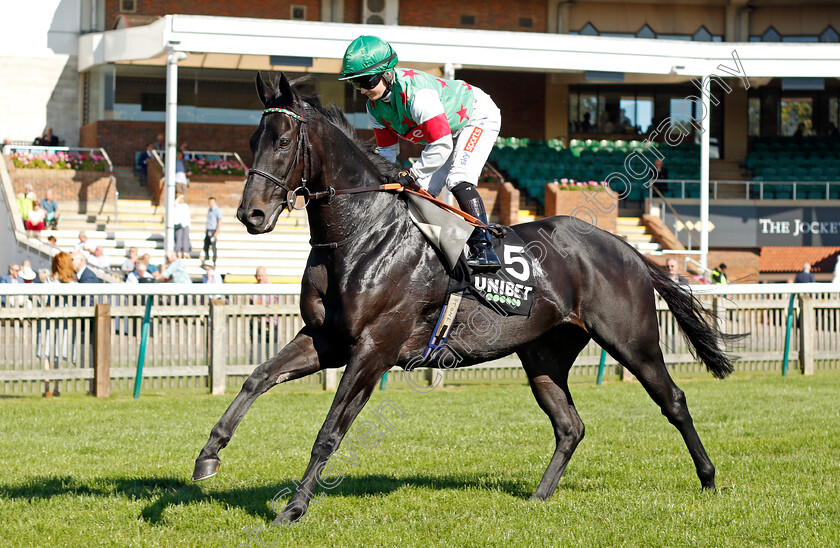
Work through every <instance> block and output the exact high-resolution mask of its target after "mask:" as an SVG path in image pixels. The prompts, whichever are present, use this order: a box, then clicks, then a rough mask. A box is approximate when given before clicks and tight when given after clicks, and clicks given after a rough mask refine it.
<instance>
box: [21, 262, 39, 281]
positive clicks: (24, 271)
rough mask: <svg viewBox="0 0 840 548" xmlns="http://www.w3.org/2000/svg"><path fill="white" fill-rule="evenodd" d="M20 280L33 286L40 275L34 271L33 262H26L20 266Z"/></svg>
mask: <svg viewBox="0 0 840 548" xmlns="http://www.w3.org/2000/svg"><path fill="white" fill-rule="evenodd" d="M19 275H20V279H21V280H23V283H27V284H31V283H33V282H34V281H35V279H36V278H37V277H38V274H36V273H35V271H34V270H32V261H29V260H26V261H23V262H22V263H21V264H20V274H19Z"/></svg>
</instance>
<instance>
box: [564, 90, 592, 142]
mask: <svg viewBox="0 0 840 548" xmlns="http://www.w3.org/2000/svg"><path fill="white" fill-rule="evenodd" d="M587 113H588V114H589V127H588V128H586V127H585V126H584V120H585V116H586V114H587ZM598 113H599V110H598V96H597V95H595V94H587V93H580V92H578V91H574V90H570V93H569V126H570V129H571V130H572V131H574V132H579V133H592V132H595V131H597V127H598Z"/></svg>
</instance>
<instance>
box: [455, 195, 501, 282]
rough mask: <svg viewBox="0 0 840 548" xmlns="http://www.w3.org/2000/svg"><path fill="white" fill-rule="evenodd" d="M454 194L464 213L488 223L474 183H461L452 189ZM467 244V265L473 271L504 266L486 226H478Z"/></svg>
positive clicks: (484, 270) (487, 270)
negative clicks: (494, 249) (494, 248)
mask: <svg viewBox="0 0 840 548" xmlns="http://www.w3.org/2000/svg"><path fill="white" fill-rule="evenodd" d="M452 195H453V196H455V199H456V200H457V201H458V205H459V206H460V208H461V210H462V211H463V212H464V213H468V214H470V215H472V216H473V217H475V218H476V219H478V220H480V221H481V222H482V223H484V224H487V213H486V212H485V211H484V202H483V201H482V200H481V196H479V195H478V191H477V190H476V189H475V187H474V186H473V185H471V184H469V183H459V184H458V185H457V186H455V188H453V189H452ZM467 245H468V246H469V247H470V253H469V255H468V256H467V265H469V267H470V269H471V270H472V271H473V272H495V271H497V270H499V268H500V267H501V266H502V265H501V263H500V262H499V257H498V256H496V252H495V251H493V242H492V241H491V240H490V234H489V233H488V232H487V229H486V228H481V227H476V228H475V230H473V233H472V235H471V236H470V239H469V240H467Z"/></svg>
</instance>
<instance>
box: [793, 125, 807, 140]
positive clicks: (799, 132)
mask: <svg viewBox="0 0 840 548" xmlns="http://www.w3.org/2000/svg"><path fill="white" fill-rule="evenodd" d="M804 136H805V124H804V122H799V125H798V126H796V131H795V132H794V133H793V138H794V139H801V138H802V137H804Z"/></svg>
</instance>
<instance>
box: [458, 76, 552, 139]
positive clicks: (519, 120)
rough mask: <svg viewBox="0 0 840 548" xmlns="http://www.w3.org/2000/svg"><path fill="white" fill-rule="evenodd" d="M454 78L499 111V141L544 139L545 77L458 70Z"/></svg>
mask: <svg viewBox="0 0 840 548" xmlns="http://www.w3.org/2000/svg"><path fill="white" fill-rule="evenodd" d="M455 77H456V78H458V79H459V80H464V81H465V82H468V83H470V84H472V85H474V86H477V87H479V88H481V89H482V90H484V91H485V92H487V94H489V95H490V97H491V98H492V99H493V101H494V102H495V103H496V106H498V107H499V110H501V111H502V130H501V132H500V133H499V134H500V135H501V136H502V137H528V138H530V139H544V138H545V79H546V75H545V74H533V73H528V72H517V73H510V72H500V71H493V70H459V71H456V72H455Z"/></svg>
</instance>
